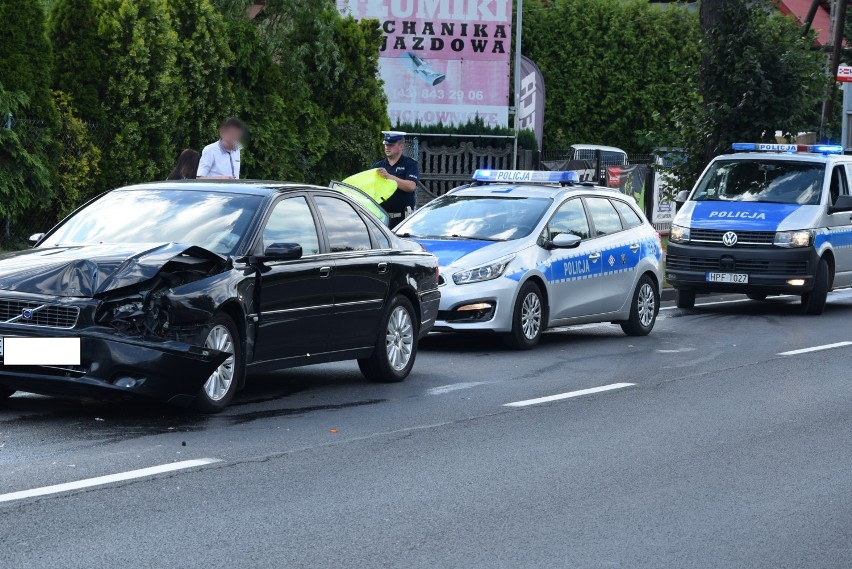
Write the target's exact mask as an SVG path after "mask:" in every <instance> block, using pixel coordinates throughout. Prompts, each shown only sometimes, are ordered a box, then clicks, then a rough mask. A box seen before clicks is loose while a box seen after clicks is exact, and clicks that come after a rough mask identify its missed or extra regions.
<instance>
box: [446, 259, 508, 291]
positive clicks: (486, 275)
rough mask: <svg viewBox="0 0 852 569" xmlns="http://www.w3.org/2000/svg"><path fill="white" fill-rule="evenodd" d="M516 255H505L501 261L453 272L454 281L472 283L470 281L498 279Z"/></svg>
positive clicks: (458, 283)
mask: <svg viewBox="0 0 852 569" xmlns="http://www.w3.org/2000/svg"><path fill="white" fill-rule="evenodd" d="M514 258H515V256H514V255H512V256H511V257H504V258H503V259H500V260H499V261H495V262H493V263H490V264H488V265H482V266H481V267H476V268H474V269H468V270H466V271H459V272H457V273H455V274H453V282H454V283H456V284H457V285H460V284H470V283H481V282H482V281H490V280H492V279H496V278H497V277H500V276H502V275H503V273H505V272H506V267H508V266H509V263H511V262H512V259H514Z"/></svg>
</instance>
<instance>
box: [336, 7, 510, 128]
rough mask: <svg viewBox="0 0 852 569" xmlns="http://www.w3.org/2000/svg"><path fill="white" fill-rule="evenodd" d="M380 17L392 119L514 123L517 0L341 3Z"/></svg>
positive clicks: (356, 13)
mask: <svg viewBox="0 0 852 569" xmlns="http://www.w3.org/2000/svg"><path fill="white" fill-rule="evenodd" d="M337 6H338V9H340V11H341V12H342V13H343V14H346V15H352V16H353V17H355V18H356V19H359V20H360V19H366V18H370V19H375V20H378V21H379V23H380V26H381V28H382V31H383V33H384V41H383V45H382V48H381V54H380V58H379V66H380V73H381V76H382V79H383V80H384V83H385V91H386V93H387V97H388V113H389V114H390V118H391V122H392V124H398V123H401V122H406V123H407V122H417V121H419V122H420V123H421V124H427V125H428V124H437V123H443V124H447V125H449V124H463V123H466V122H469V121H471V120H473V119H475V118H476V117H477V116H478V117H480V118H482V119H483V120H484V121H485V123H486V124H488V125H491V126H504V127H505V126H507V125H508V122H509V83H510V80H511V78H510V76H509V58H510V49H511V37H512V33H511V32H512V30H511V28H512V3H511V0H337Z"/></svg>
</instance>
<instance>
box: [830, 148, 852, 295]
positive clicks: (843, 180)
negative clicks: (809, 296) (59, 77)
mask: <svg viewBox="0 0 852 569" xmlns="http://www.w3.org/2000/svg"><path fill="white" fill-rule="evenodd" d="M850 174H852V164H846V165H841V164H838V165H836V166H834V168H833V170H832V172H831V180H830V182H829V186H828V189H829V196H828V204H829V205H833V204H834V202H835V201H836V200H837V198H838V197H839V196H848V195H849V194H850V190H849V181H850V180H852V176H850ZM826 219H827V224H828V227H829V228H830V229H831V231H832V235H831V245H832V248H833V251H834V259H835V264H836V267H835V275H834V284H835V286H848V285H850V284H852V247H850V245H852V212H848V211H841V212H837V213H831V214H828V215H826Z"/></svg>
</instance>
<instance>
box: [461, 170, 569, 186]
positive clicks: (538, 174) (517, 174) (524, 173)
mask: <svg viewBox="0 0 852 569" xmlns="http://www.w3.org/2000/svg"><path fill="white" fill-rule="evenodd" d="M473 179H474V181H476V182H527V183H533V184H572V183H573V184H577V183H579V182H580V176H579V175H578V174H577V172H575V171H573V170H568V171H564V172H556V171H554V172H544V171H537V170H477V171H476V172H474V173H473Z"/></svg>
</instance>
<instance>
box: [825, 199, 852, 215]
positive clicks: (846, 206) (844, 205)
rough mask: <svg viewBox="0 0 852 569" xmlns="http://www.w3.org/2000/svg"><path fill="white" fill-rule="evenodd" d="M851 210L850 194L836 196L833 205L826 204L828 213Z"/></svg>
mask: <svg viewBox="0 0 852 569" xmlns="http://www.w3.org/2000/svg"><path fill="white" fill-rule="evenodd" d="M842 211H852V196H837V199H836V200H835V201H834V205H830V206H828V213H839V212H842Z"/></svg>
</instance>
